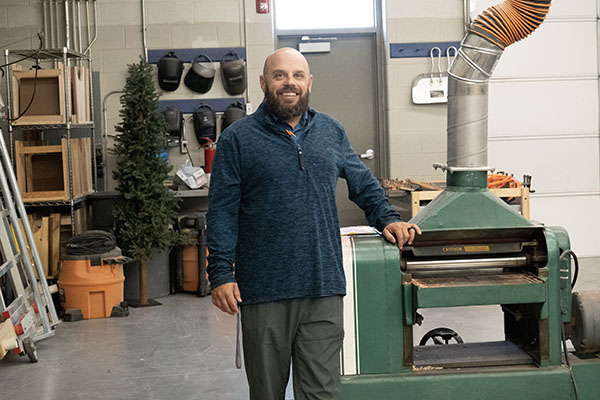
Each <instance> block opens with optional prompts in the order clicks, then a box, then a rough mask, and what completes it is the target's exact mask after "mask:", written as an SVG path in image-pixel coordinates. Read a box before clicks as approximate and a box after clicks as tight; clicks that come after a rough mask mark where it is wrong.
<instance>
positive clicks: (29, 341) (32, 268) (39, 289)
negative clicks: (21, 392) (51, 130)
mask: <svg viewBox="0 0 600 400" xmlns="http://www.w3.org/2000/svg"><path fill="white" fill-rule="evenodd" d="M0 159H1V164H0V252H1V255H2V264H0V278H3V280H4V281H6V282H5V283H6V284H4V285H3V289H2V290H0V359H2V358H3V357H4V355H5V354H6V353H7V352H8V351H10V350H13V351H14V352H15V353H16V354H21V353H23V354H26V355H27V356H28V357H29V360H30V361H32V362H36V361H37V351H36V348H35V342H36V341H38V340H41V339H45V338H47V337H50V336H53V335H54V328H55V327H56V325H58V323H59V322H60V320H59V319H58V315H57V314H56V309H55V308H54V303H53V302H52V296H51V293H50V288H49V287H48V282H47V281H46V276H45V272H44V270H43V268H42V263H41V260H40V256H39V254H38V251H37V248H36V246H35V240H34V238H33V232H32V231H31V226H30V225H29V220H28V219H27V212H26V211H25V206H24V204H23V199H22V198H21V193H20V192H19V188H18V186H17V180H16V178H15V174H14V171H13V169H12V164H11V160H10V157H9V155H8V151H7V148H6V142H5V141H4V135H3V133H2V129H0ZM19 218H20V220H19ZM32 258H33V263H32ZM36 274H37V277H39V280H38V279H37V277H36Z"/></svg>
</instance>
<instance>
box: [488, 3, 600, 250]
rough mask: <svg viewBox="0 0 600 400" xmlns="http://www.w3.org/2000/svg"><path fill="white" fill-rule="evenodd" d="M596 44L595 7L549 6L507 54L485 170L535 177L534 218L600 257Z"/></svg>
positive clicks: (494, 96) (493, 90)
mask: <svg viewBox="0 0 600 400" xmlns="http://www.w3.org/2000/svg"><path fill="white" fill-rule="evenodd" d="M494 3H495V1H489V0H481V1H479V2H478V10H482V9H484V8H487V7H488V6H489V5H492V4H494ZM597 37H598V36H597V19H596V0H579V1H576V2H573V1H569V0H554V1H553V2H552V7H551V12H550V14H549V15H548V18H547V20H546V22H544V24H542V25H541V26H540V28H539V29H538V30H537V31H535V32H534V33H533V34H532V35H531V37H529V38H527V39H525V40H523V41H522V42H519V43H516V44H514V45H512V46H510V47H508V48H507V49H506V51H505V52H504V54H503V56H502V58H501V59H500V62H499V63H498V67H497V69H496V71H495V73H494V77H493V79H492V81H491V82H490V91H489V93H490V99H489V115H490V117H489V164H490V165H492V166H495V167H496V168H498V169H501V170H505V171H510V172H512V173H514V174H515V176H517V177H521V176H522V175H523V174H529V175H532V176H533V179H532V186H533V188H534V189H535V191H536V192H535V193H533V194H532V195H531V217H532V219H535V220H537V221H541V222H544V223H545V224H546V225H560V226H564V227H565V228H566V229H567V231H568V232H569V235H570V237H571V245H572V248H573V250H574V251H575V252H577V254H579V255H580V256H600V241H599V240H598V239H597V237H596V235H595V234H594V227H595V226H597V225H598V224H600V173H599V171H600V134H599V121H598V110H599V108H598V106H599V104H598V39H597Z"/></svg>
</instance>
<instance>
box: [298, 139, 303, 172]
mask: <svg viewBox="0 0 600 400" xmlns="http://www.w3.org/2000/svg"><path fill="white" fill-rule="evenodd" d="M298 165H299V166H300V169H301V170H304V164H303V163H302V148H301V147H300V145H298Z"/></svg>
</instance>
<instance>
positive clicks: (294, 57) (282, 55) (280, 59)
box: [263, 47, 310, 75]
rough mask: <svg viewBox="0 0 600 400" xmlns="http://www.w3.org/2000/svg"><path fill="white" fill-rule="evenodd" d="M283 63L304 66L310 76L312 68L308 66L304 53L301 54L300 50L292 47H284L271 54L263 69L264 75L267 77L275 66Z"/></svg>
mask: <svg viewBox="0 0 600 400" xmlns="http://www.w3.org/2000/svg"><path fill="white" fill-rule="evenodd" d="M281 63H285V64H290V63H294V64H296V65H297V66H302V67H303V69H304V71H305V73H306V74H307V75H310V68H309V66H308V62H307V61H306V58H304V55H302V53H300V52H299V51H298V50H296V49H293V48H291V47H283V48H281V49H278V50H275V51H274V52H273V53H271V54H270V55H269V56H268V57H267V59H266V60H265V65H264V67H263V75H267V74H268V73H269V72H270V71H272V70H273V67H274V66H276V65H279V64H281Z"/></svg>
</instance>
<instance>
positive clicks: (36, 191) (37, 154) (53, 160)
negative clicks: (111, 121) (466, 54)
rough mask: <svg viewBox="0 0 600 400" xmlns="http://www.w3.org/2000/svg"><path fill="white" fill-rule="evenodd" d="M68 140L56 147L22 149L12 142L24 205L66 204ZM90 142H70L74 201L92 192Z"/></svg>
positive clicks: (78, 139)
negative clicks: (28, 203) (33, 203)
mask: <svg viewBox="0 0 600 400" xmlns="http://www.w3.org/2000/svg"><path fill="white" fill-rule="evenodd" d="M67 154H68V148H67V139H65V138H63V139H61V144H60V145H55V146H25V145H24V144H23V142H21V141H19V140H15V163H16V172H17V174H16V175H17V183H18V185H19V190H20V191H21V196H22V197H23V201H24V202H39V201H66V200H69V164H68V158H67ZM91 157H92V155H91V139H90V138H77V139H71V160H72V161H71V165H72V168H73V169H72V172H73V198H79V197H81V196H84V195H86V194H88V193H91V192H92V191H93V187H92V166H91Z"/></svg>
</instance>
